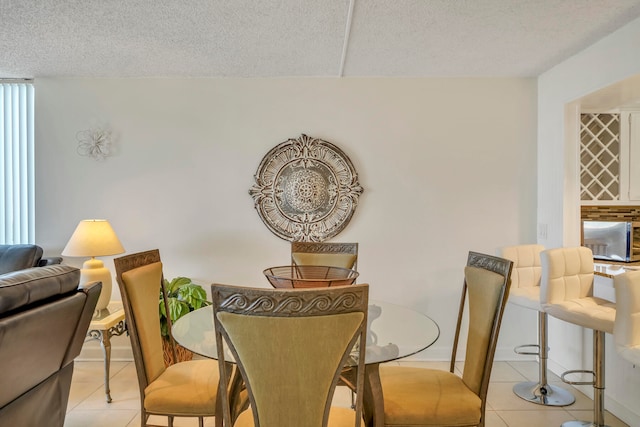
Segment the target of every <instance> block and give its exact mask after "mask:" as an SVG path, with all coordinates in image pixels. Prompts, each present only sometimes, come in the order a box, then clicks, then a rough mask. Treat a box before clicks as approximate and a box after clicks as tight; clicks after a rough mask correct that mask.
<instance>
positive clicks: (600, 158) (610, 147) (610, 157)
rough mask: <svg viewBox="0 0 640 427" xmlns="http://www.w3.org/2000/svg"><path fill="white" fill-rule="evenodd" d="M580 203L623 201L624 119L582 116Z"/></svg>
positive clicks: (603, 115) (607, 116)
mask: <svg viewBox="0 0 640 427" xmlns="http://www.w3.org/2000/svg"><path fill="white" fill-rule="evenodd" d="M580 199H581V200H619V199H620V115H619V114H604V113H598V114H581V115H580Z"/></svg>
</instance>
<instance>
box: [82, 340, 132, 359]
mask: <svg viewBox="0 0 640 427" xmlns="http://www.w3.org/2000/svg"><path fill="white" fill-rule="evenodd" d="M114 341H115V340H114ZM127 344H128V343H122V344H121V343H112V345H111V361H112V362H115V361H123V362H133V352H132V351H131V346H130V345H127ZM76 360H78V361H81V362H95V361H104V353H103V351H102V347H100V344H99V343H98V342H97V341H93V342H92V341H88V342H85V344H84V346H82V351H81V352H80V354H79V355H78V357H76Z"/></svg>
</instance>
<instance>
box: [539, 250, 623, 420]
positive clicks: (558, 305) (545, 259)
mask: <svg viewBox="0 0 640 427" xmlns="http://www.w3.org/2000/svg"><path fill="white" fill-rule="evenodd" d="M540 261H541V264H542V278H541V282H540V302H541V304H542V307H543V309H544V310H545V311H546V312H547V313H549V315H551V316H553V317H555V318H557V319H560V320H564V321H565V322H568V323H572V324H574V325H578V326H582V327H583V328H586V329H591V330H592V331H593V369H592V370H582V369H581V370H570V371H566V372H564V373H563V374H562V375H561V377H560V378H561V379H562V381H564V382H565V383H567V384H571V385H591V386H593V422H589V421H576V420H571V421H566V422H564V423H563V424H562V427H579V426H592V427H604V426H605V424H604V389H605V377H604V364H605V333H609V334H611V333H613V325H614V321H615V317H616V305H615V303H612V302H610V301H607V300H605V299H602V298H598V297H596V296H594V295H593V276H594V266H593V252H591V249H589V248H586V247H584V246H579V247H565V248H555V249H548V250H545V251H542V252H541V253H540ZM570 374H590V375H591V376H592V378H593V379H592V381H571V380H569V379H567V375H570Z"/></svg>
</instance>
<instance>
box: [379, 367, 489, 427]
mask: <svg viewBox="0 0 640 427" xmlns="http://www.w3.org/2000/svg"><path fill="white" fill-rule="evenodd" d="M380 380H381V382H382V389H383V390H384V424H385V425H386V426H443V425H446V426H451V427H453V426H475V425H477V424H478V423H479V422H480V417H481V414H482V412H481V405H482V402H481V400H480V397H478V395H476V394H475V393H473V392H472V391H471V390H469V388H468V387H467V386H466V385H465V384H464V383H463V382H462V378H460V377H458V376H457V375H454V374H452V373H451V372H448V371H441V370H436V369H422V368H404V367H394V366H381V367H380Z"/></svg>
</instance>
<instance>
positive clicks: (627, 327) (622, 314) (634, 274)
mask: <svg viewBox="0 0 640 427" xmlns="http://www.w3.org/2000/svg"><path fill="white" fill-rule="evenodd" d="M613 283H614V287H615V290H616V307H617V312H616V321H615V325H614V327H613V339H614V341H615V343H616V351H617V352H618V354H619V355H620V356H621V357H622V358H624V359H626V360H628V361H629V362H631V363H633V364H634V365H640V271H631V272H628V273H624V274H620V275H617V276H615V277H614V278H613Z"/></svg>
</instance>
